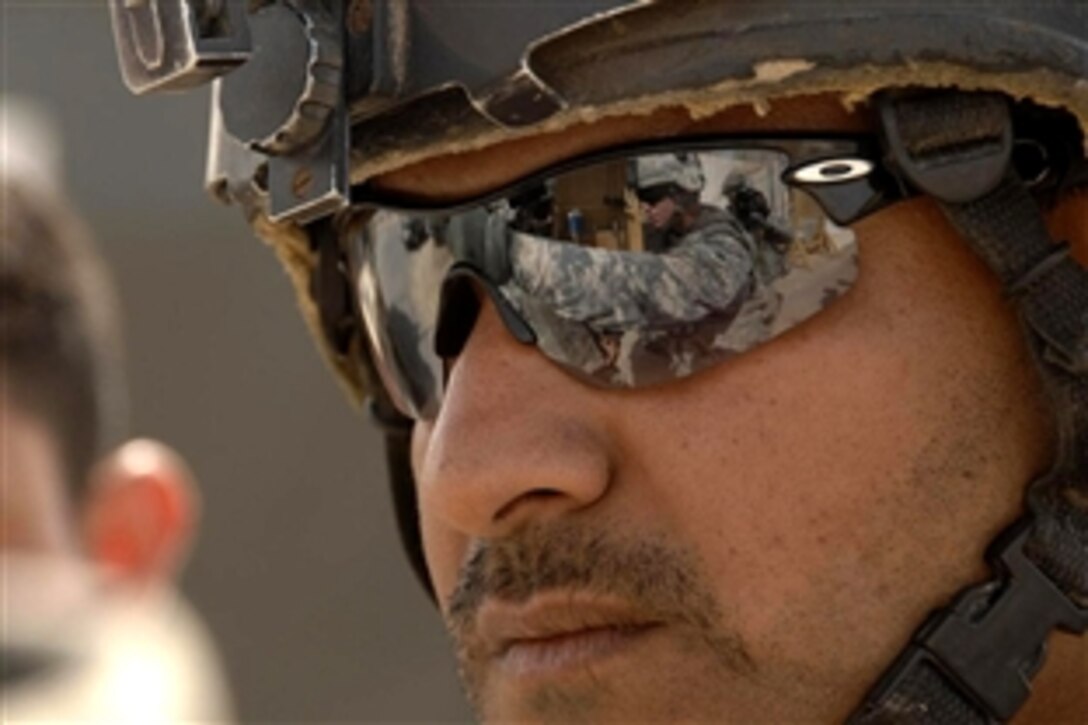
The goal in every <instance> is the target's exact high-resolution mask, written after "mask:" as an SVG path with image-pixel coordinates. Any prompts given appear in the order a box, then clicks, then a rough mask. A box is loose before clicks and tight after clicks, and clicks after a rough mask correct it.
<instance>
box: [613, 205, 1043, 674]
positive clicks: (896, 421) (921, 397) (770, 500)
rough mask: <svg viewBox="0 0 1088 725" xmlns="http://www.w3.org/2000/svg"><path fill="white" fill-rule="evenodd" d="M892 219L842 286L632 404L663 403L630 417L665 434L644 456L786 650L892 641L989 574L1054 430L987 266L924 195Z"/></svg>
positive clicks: (678, 510)
mask: <svg viewBox="0 0 1088 725" xmlns="http://www.w3.org/2000/svg"><path fill="white" fill-rule="evenodd" d="M904 206H907V205H904ZM885 221H886V222H887V221H890V220H885ZM898 221H899V222H900V223H899V224H897V225H896V227H897V228H899V229H901V230H903V231H902V232H901V233H900V234H899V235H898V236H896V237H891V236H888V237H887V238H880V237H877V236H876V235H871V234H864V233H862V234H861V239H862V240H863V241H862V244H863V247H862V269H861V275H860V277H859V282H858V285H857V287H856V288H855V289H854V290H853V291H852V292H851V294H850V295H849V296H848V297H847V298H845V299H843V300H841V301H840V302H839V303H837V304H836V305H834V306H833V307H832V308H830V309H829V310H828V311H827V312H825V313H823V314H822V315H821V316H820V317H818V318H815V319H813V320H812V321H810V323H808V324H806V325H803V326H802V327H800V328H798V329H796V330H794V331H792V332H791V333H788V334H787V335H785V336H783V337H782V338H780V339H779V340H778V341H776V342H774V343H771V344H768V345H766V346H764V347H763V348H761V349H759V350H757V351H755V352H753V353H750V354H748V355H746V356H743V357H741V358H738V359H736V360H735V361H732V362H730V363H728V364H726V365H723V366H721V367H720V368H716V369H714V370H712V371H709V372H708V373H707V374H706V375H702V376H696V377H694V378H692V379H691V380H690V381H686V382H685V383H682V384H677V385H674V386H670V387H669V389H668V390H665V389H663V390H661V391H659V392H658V393H657V394H655V395H654V396H653V398H652V399H651V400H647V401H646V402H645V405H646V408H645V409H644V410H642V411H638V412H631V411H629V412H628V415H627V416H626V419H627V420H629V421H654V423H653V424H652V425H639V424H637V423H629V426H630V427H629V430H630V431H631V436H632V438H631V440H632V441H633V440H635V439H641V440H646V439H651V438H652V439H653V440H654V441H655V443H654V445H652V446H650V445H643V446H638V445H631V447H630V450H628V451H627V452H626V453H627V455H629V456H631V457H632V459H634V460H637V461H638V465H637V467H636V468H634V469H632V471H637V474H635V475H637V476H638V477H639V478H644V479H645V480H644V484H645V487H646V488H647V489H649V490H651V491H652V492H653V493H652V494H651V496H652V497H653V500H652V501H651V502H650V503H649V506H652V507H653V509H654V510H655V511H659V512H661V515H662V516H664V517H666V518H667V519H668V523H667V524H666V525H668V526H670V527H671V528H674V529H677V530H679V531H681V532H684V533H685V535H686V532H691V534H690V539H691V543H692V544H693V545H694V546H696V547H697V548H698V549H699V551H700V553H701V554H702V555H703V557H704V559H705V560H706V562H707V565H708V567H709V568H710V569H711V574H712V576H713V578H714V579H715V580H716V581H717V582H720V583H721V588H720V591H721V598H722V600H723V604H724V606H725V607H726V609H727V610H728V611H730V612H731V615H730V616H732V617H733V618H734V620H735V622H736V623H737V625H738V627H739V628H740V629H742V631H745V632H746V633H747V634H748V635H749V636H750V637H752V639H753V641H755V642H757V643H759V642H762V643H763V645H764V646H765V647H767V648H768V649H773V650H790V649H791V647H792V646H793V645H791V644H790V642H791V641H796V638H795V637H792V638H791V634H790V633H794V634H795V633H796V631H797V630H798V629H799V628H802V629H804V630H806V631H809V632H810V633H812V635H813V637H812V639H810V640H809V643H808V645H806V649H805V650H804V651H800V650H795V651H792V654H790V655H789V656H790V657H796V658H804V657H807V656H809V655H810V654H815V655H819V647H818V646H817V647H816V648H815V649H813V648H811V646H810V645H811V644H812V643H814V642H815V643H818V644H819V645H822V646H824V647H834V648H843V647H845V648H846V650H849V649H852V647H851V645H854V646H857V648H858V649H859V651H864V649H865V648H866V647H867V648H868V649H869V651H870V652H876V653H877V656H880V652H881V651H883V650H886V649H888V647H889V646H890V644H889V642H890V641H891V640H892V639H895V638H896V637H900V636H903V635H905V634H906V633H907V632H909V630H910V629H911V628H912V627H914V626H916V625H917V624H918V623H919V622H920V618H921V617H922V616H924V613H925V612H926V611H928V609H929V608H930V607H931V606H932V605H933V604H935V603H938V602H939V601H940V600H941V599H943V598H944V597H945V596H947V595H948V594H951V593H953V592H954V591H955V590H956V589H958V588H959V587H961V586H963V585H964V584H966V583H967V582H968V581H969V579H970V578H971V577H972V576H973V575H975V574H976V573H978V572H979V570H980V569H979V567H980V563H981V554H982V548H983V547H984V546H985V544H986V543H988V541H989V538H990V537H991V536H992V535H993V533H995V532H996V530H997V529H999V528H1000V527H1001V526H1002V525H1004V524H1005V523H1007V522H1008V521H1009V520H1011V518H1013V517H1014V516H1015V513H1016V510H1017V507H1018V504H1019V500H1020V495H1021V488H1022V486H1023V484H1024V483H1025V482H1026V481H1027V480H1028V478H1029V477H1030V475H1031V473H1032V472H1033V468H1034V467H1035V466H1037V465H1039V464H1040V460H1039V459H1040V458H1041V457H1042V456H1041V454H1040V453H1039V452H1040V451H1042V450H1045V447H1046V444H1045V438H1044V437H1043V436H1041V435H1040V434H1039V433H1038V431H1041V430H1043V429H1044V428H1045V426H1044V425H1043V424H1042V423H1041V422H1040V418H1039V415H1040V413H1039V406H1038V402H1037V401H1038V396H1037V390H1036V388H1035V384H1034V380H1033V378H1032V376H1031V374H1030V372H1029V369H1028V367H1027V363H1026V361H1025V359H1024V357H1025V356H1024V352H1023V345H1022V344H1021V342H1020V339H1019V333H1018V331H1017V329H1016V327H1015V324H1014V323H1013V321H1012V318H1011V315H1010V314H1009V313H1008V311H1007V310H1005V309H1004V308H1003V306H1002V303H1001V300H1000V296H999V294H998V293H997V290H996V289H995V288H994V285H993V284H992V283H991V281H990V280H989V277H988V276H987V274H986V273H985V272H984V271H983V270H982V269H981V268H980V267H979V266H978V265H977V264H976V263H975V261H974V260H973V258H971V257H970V256H969V254H968V253H967V252H966V250H964V249H963V248H962V245H961V244H960V243H959V242H958V240H957V239H956V238H955V237H953V236H951V235H950V234H949V232H948V231H947V229H946V228H945V226H944V224H943V222H942V221H941V219H940V218H939V217H935V216H934V214H933V213H931V211H930V210H917V209H915V210H910V209H904V210H901V212H900V215H899V219H898ZM635 428H638V431H637V432H636V431H635ZM663 441H664V442H663ZM1025 443H1026V444H1025ZM647 450H651V451H653V455H646V453H645V451H647ZM1025 451H1027V453H1025ZM908 582H909V585H908ZM897 617H898V619H899V621H898V627H899V630H900V631H899V632H898V633H895V634H894V636H889V635H888V634H887V632H888V630H889V627H891V628H892V629H895V627H896V626H897V625H896V618H897ZM889 622H891V625H889ZM866 639H872V640H874V641H870V642H867V643H866V644H865V646H864V647H862V646H860V645H859V641H861V640H866ZM757 646H758V645H757ZM863 656H871V655H863ZM845 661H846V660H844V662H845Z"/></svg>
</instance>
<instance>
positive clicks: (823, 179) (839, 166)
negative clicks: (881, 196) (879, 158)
mask: <svg viewBox="0 0 1088 725" xmlns="http://www.w3.org/2000/svg"><path fill="white" fill-rule="evenodd" d="M872 170H873V162H872V161H867V160H866V159H825V160H824V161H817V162H815V163H811V164H808V165H807V166H802V167H801V168H799V169H795V170H794V171H793V172H791V173H790V178H791V180H792V181H794V182H797V183H799V184H838V183H841V182H843V181H853V180H854V179H860V178H861V177H863V176H868V175H869V174H870V173H871V172H872Z"/></svg>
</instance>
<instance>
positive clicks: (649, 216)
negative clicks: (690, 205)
mask: <svg viewBox="0 0 1088 725" xmlns="http://www.w3.org/2000/svg"><path fill="white" fill-rule="evenodd" d="M679 210H680V209H679V207H678V206H677V204H676V201H675V200H674V199H673V198H672V197H671V196H663V197H661V199H659V200H658V201H657V203H655V204H646V203H644V204H643V205H642V219H643V222H644V223H646V224H648V225H649V226H650V227H652V228H653V229H656V230H658V231H663V230H665V229H668V228H669V226H670V225H671V224H672V222H673V218H674V217H675V216H676V214H677V213H678V212H679Z"/></svg>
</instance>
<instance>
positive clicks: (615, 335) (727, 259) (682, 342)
mask: <svg viewBox="0 0 1088 725" xmlns="http://www.w3.org/2000/svg"><path fill="white" fill-rule="evenodd" d="M632 167H633V168H632V171H633V172H634V173H633V176H634V179H635V186H636V192H637V195H638V197H639V200H640V201H641V202H642V204H643V211H644V215H645V216H644V219H645V223H644V227H645V228H646V230H647V232H648V233H647V241H646V251H645V252H624V251H621V252H617V251H611V250H606V249H597V248H589V247H583V246H577V245H573V244H569V243H565V242H561V241H558V240H551V239H542V238H540V237H536V236H532V235H527V234H520V233H514V234H512V236H511V242H510V250H511V252H510V262H511V272H512V275H513V276H512V279H511V282H510V283H508V284H507V285H505V286H504V288H503V291H504V293H506V294H508V295H509V296H510V297H511V298H512V299H513V300H515V307H519V308H523V309H524V308H526V307H527V306H529V305H532V306H533V311H532V314H531V315H530V316H539V315H542V314H552V315H556V316H558V317H559V318H562V319H565V320H567V321H576V322H579V323H581V326H579V327H577V328H573V329H577V330H579V332H577V333H575V332H568V333H567V334H568V335H569V334H578V335H580V336H584V337H585V338H586V344H587V345H588V344H593V345H595V346H596V347H597V348H598V350H599V352H600V354H599V355H597V356H594V359H595V362H594V365H595V367H594V369H592V370H586V371H585V372H586V373H587V374H589V375H593V376H595V377H599V376H600V374H601V371H602V370H607V369H609V368H611V367H613V365H614V361H615V360H616V359H618V358H625V359H628V360H629V364H628V366H627V367H626V368H625V369H620V368H615V369H612V370H611V371H610V374H611V377H613V378H614V379H615V380H617V381H627V382H629V383H630V382H633V381H637V380H639V379H643V378H646V379H650V378H654V377H660V375H661V374H662V370H661V369H662V368H666V369H668V370H671V371H674V372H679V371H685V370H686V369H687V368H688V367H690V364H691V359H692V358H693V357H694V356H695V355H696V354H697V353H699V352H700V351H705V350H706V349H709V348H714V349H718V350H732V349H736V350H740V349H744V348H745V347H746V346H750V344H751V340H753V339H755V338H761V337H763V336H766V335H767V334H768V331H769V324H770V322H771V321H772V320H773V317H774V311H775V309H776V307H775V305H774V301H775V299H776V296H775V295H774V294H773V293H771V292H770V291H769V290H767V289H765V286H764V285H763V284H762V282H761V281H760V280H759V279H758V276H757V275H756V273H755V263H754V260H753V257H752V253H753V250H755V243H754V241H753V239H752V238H751V236H750V235H749V234H748V233H747V232H746V231H745V230H744V228H743V227H742V226H741V225H740V223H739V222H738V221H737V220H736V219H735V218H734V217H733V216H732V215H730V214H729V213H728V212H726V211H723V210H721V209H717V208H715V207H712V206H708V205H705V204H702V203H701V202H700V201H699V194H700V191H701V189H702V186H703V184H704V176H703V171H702V168H701V166H700V165H699V161H698V159H697V158H696V157H695V156H693V155H690V154H675V153H674V154H657V155H653V156H645V157H642V158H640V159H638V160H637V161H635V162H634V163H633V164H632ZM542 300H544V301H546V304H541V301H542ZM537 308H540V309H537ZM568 329H571V328H568ZM647 338H649V340H647ZM636 340H640V341H641V342H642V344H641V345H639V347H640V348H641V349H644V350H646V354H645V355H644V356H642V357H637V356H635V357H631V356H627V355H623V356H620V355H619V352H620V351H621V350H623V349H627V348H630V347H632V346H634V344H635V342H636ZM538 344H540V345H542V346H545V347H546V346H547V345H548V344H549V341H548V340H540V341H538ZM563 344H564V345H565V346H569V345H571V344H572V341H571V340H569V339H566V340H564V342H563Z"/></svg>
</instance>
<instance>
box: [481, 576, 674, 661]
mask: <svg viewBox="0 0 1088 725" xmlns="http://www.w3.org/2000/svg"><path fill="white" fill-rule="evenodd" d="M660 623H661V621H660V619H656V618H654V617H653V616H651V615H648V614H646V613H644V612H639V611H638V610H637V609H636V608H634V607H632V606H630V605H629V604H627V603H626V602H624V601H622V600H619V599H616V598H613V597H607V596H602V595H599V594H592V593H587V592H577V591H569V590H563V591H550V592H543V593H541V594H537V595H535V596H533V597H532V598H531V599H529V600H528V601H526V602H524V603H513V602H509V601H506V600H500V599H493V598H492V599H488V600H487V601H486V602H484V604H483V605H482V606H481V607H480V610H479V613H478V614H477V616H476V624H477V632H478V634H479V636H480V638H481V639H482V641H483V643H484V645H485V647H486V648H487V651H488V652H490V653H491V654H493V655H501V654H503V653H505V652H506V651H507V650H508V649H510V647H511V646H513V645H514V644H518V643H531V642H533V641H534V640H540V641H543V640H548V639H552V638H555V637H563V636H569V635H575V634H578V633H581V632H588V631H592V630H598V629H607V628H622V629H642V628H646V627H650V626H653V625H656V624H660Z"/></svg>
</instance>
